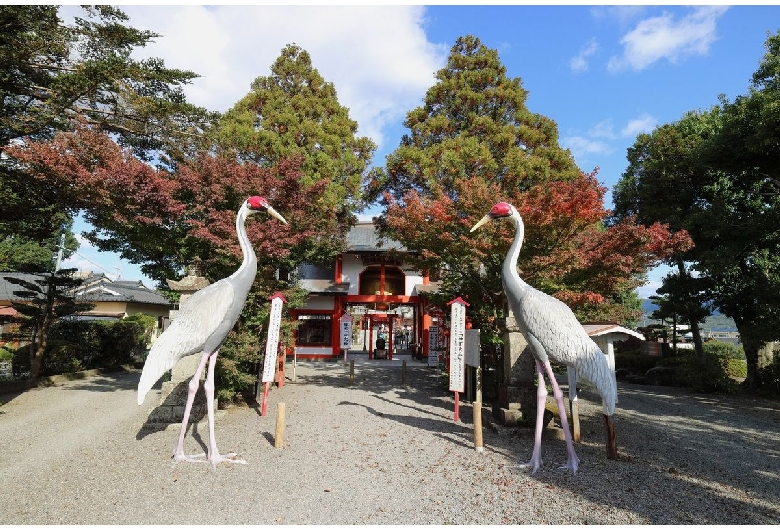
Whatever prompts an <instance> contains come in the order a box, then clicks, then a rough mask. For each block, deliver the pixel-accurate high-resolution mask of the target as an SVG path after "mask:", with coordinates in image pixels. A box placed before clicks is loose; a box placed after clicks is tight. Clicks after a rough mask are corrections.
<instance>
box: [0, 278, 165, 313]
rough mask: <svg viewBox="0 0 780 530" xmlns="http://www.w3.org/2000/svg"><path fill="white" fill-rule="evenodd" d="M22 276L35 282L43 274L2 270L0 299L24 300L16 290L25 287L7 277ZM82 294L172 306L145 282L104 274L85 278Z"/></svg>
mask: <svg viewBox="0 0 780 530" xmlns="http://www.w3.org/2000/svg"><path fill="white" fill-rule="evenodd" d="M7 276H8V277H13V278H20V279H22V280H25V281H28V282H31V283H35V281H36V280H38V279H40V278H41V276H40V275H38V274H25V273H19V272H5V273H3V272H0V300H11V301H22V300H23V298H19V297H18V296H16V295H15V294H13V292H14V291H19V290H22V289H23V287H22V286H20V285H17V284H15V283H11V282H9V281H7V280H6V279H5V277H7ZM77 292H78V293H79V294H80V295H81V296H78V298H79V300H81V301H87V302H104V301H109V302H111V301H118V302H139V303H142V304H159V305H165V306H170V305H171V303H170V302H169V301H168V299H167V298H165V297H164V296H163V295H162V294H160V293H159V292H157V291H153V290H151V289H148V288H147V287H146V286H145V285H144V284H143V282H141V281H140V280H139V281H115V282H112V281H111V280H110V279H108V278H106V277H104V276H103V275H93V276H90V277H89V278H87V279H86V280H85V283H84V285H83V286H82V287H81V288H80V289H79V290H78V291H77Z"/></svg>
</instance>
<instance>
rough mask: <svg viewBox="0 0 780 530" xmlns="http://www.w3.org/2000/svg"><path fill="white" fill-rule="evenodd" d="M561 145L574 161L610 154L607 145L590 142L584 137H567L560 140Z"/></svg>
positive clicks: (598, 141)
mask: <svg viewBox="0 0 780 530" xmlns="http://www.w3.org/2000/svg"><path fill="white" fill-rule="evenodd" d="M561 145H562V146H563V147H567V148H568V149H569V150H570V151H571V152H572V154H573V155H574V159H575V160H584V159H587V156H588V155H606V154H609V153H611V152H612V148H611V147H610V146H609V144H608V143H606V142H602V141H601V140H592V139H590V138H586V137H584V136H567V137H565V138H561Z"/></svg>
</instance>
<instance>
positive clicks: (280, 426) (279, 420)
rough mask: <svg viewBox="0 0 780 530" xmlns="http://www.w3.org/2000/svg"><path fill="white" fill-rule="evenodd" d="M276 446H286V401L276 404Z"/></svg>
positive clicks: (279, 447) (280, 447)
mask: <svg viewBox="0 0 780 530" xmlns="http://www.w3.org/2000/svg"><path fill="white" fill-rule="evenodd" d="M274 447H276V448H278V449H282V448H284V403H277V404H276V434H275V435H274Z"/></svg>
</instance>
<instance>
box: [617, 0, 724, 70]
mask: <svg viewBox="0 0 780 530" xmlns="http://www.w3.org/2000/svg"><path fill="white" fill-rule="evenodd" d="M727 9H728V6H698V7H695V8H694V9H693V11H692V12H691V13H690V14H689V15H687V16H685V17H683V18H682V19H680V20H679V21H678V20H675V18H674V16H673V15H672V14H671V13H670V12H664V13H663V14H662V15H661V16H658V17H653V18H648V19H645V20H643V21H641V22H639V24H637V26H636V27H635V28H634V29H633V30H632V31H630V32H629V33H627V34H626V35H625V36H624V37H623V38H622V39H621V41H620V42H621V44H622V45H623V47H624V48H623V55H622V56H620V57H616V56H614V57H612V58H610V60H609V63H608V65H607V68H608V69H609V70H610V71H618V70H622V69H625V68H631V69H632V70H635V71H639V70H643V69H645V68H647V67H648V66H650V65H652V64H654V63H655V62H657V61H659V60H661V59H664V58H665V59H666V60H668V61H669V62H671V63H672V64H675V63H677V62H679V61H681V60H683V59H685V58H687V57H689V56H693V55H706V54H707V53H708V52H709V49H710V45H711V44H712V43H713V42H714V41H715V38H716V36H715V29H716V28H715V25H716V22H717V20H718V18H719V17H720V16H721V15H723V14H724V13H725V12H726V10H727Z"/></svg>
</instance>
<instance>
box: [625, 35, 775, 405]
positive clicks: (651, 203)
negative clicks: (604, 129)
mask: <svg viewBox="0 0 780 530" xmlns="http://www.w3.org/2000/svg"><path fill="white" fill-rule="evenodd" d="M766 49H767V52H766V54H765V55H764V57H763V58H762V60H761V62H760V64H759V68H758V70H757V71H756V73H755V74H754V75H753V79H752V86H751V88H750V92H749V94H747V95H745V96H739V97H737V98H736V99H735V101H733V102H729V101H727V100H726V99H725V97H721V100H720V104H719V105H718V106H716V107H713V108H712V109H710V110H709V111H706V112H701V111H694V112H689V113H687V114H686V115H685V116H684V117H683V118H682V119H681V120H678V121H677V122H674V123H671V124H667V125H664V126H661V127H659V128H658V129H656V130H655V131H654V132H653V134H652V135H644V136H640V137H639V138H638V139H637V142H636V143H635V145H634V148H633V149H634V154H633V156H632V155H631V151H630V153H629V155H630V156H629V159H630V160H631V165H630V166H629V170H628V171H627V172H626V173H625V174H624V176H623V178H622V179H621V182H620V184H619V186H618V187H617V190H616V194H615V201H616V205H617V206H618V207H617V209H616V213H617V214H618V215H639V216H640V217H639V218H640V219H641V220H642V221H644V222H650V221H661V222H667V223H670V224H671V225H672V226H680V227H682V228H685V229H687V230H688V231H689V232H690V234H691V237H692V238H693V240H694V241H695V243H696V246H695V247H693V249H691V250H690V251H688V252H687V253H685V254H684V259H685V260H686V261H688V262H690V263H691V264H692V265H691V268H692V269H694V270H695V271H696V274H697V278H696V284H697V288H696V289H695V290H694V291H691V290H690V288H689V286H685V285H684V286H683V287H682V294H681V295H679V293H678V298H686V297H687V298H688V301H689V302H692V303H693V305H696V304H697V303H698V302H699V301H700V300H701V299H704V300H707V301H708V302H710V303H712V304H713V305H714V306H716V307H717V308H718V309H720V310H721V311H722V312H723V313H724V314H725V315H726V316H729V317H731V318H732V319H734V322H735V324H736V326H737V330H738V331H739V333H740V338H741V341H742V344H743V347H744V351H745V357H746V359H747V367H748V370H747V378H746V380H745V381H744V383H743V387H744V388H745V389H748V390H755V389H758V388H760V387H761V386H762V385H764V384H765V383H767V382H768V381H764V380H763V379H764V378H763V376H762V373H763V372H762V369H763V368H764V367H766V366H767V365H769V364H770V363H771V362H772V356H771V355H766V356H765V355H764V352H766V351H771V347H770V348H767V345H771V343H772V342H773V341H776V340H778V339H780V333H779V332H778V330H780V309H778V308H780V295H778V293H780V266H778V264H779V263H780V232H778V230H777V226H780V203H779V202H778V201H779V200H780V199H779V197H780V174H778V168H777V163H776V161H777V160H778V158H779V157H780V152H778V145H780V144H779V143H778V133H777V131H778V130H780V117H779V116H778V113H777V109H778V108H780V82H778V79H780V66H778V65H780V33H778V34H775V35H771V36H769V37H768V38H767V41H766ZM672 141H674V143H672ZM670 155H671V156H670ZM673 279H674V280H675V281H676V280H677V279H678V278H676V277H675V278H670V282H667V283H669V285H668V286H667V285H665V287H667V288H668V289H669V290H675V289H676V290H678V291H679V290H680V286H679V284H677V283H671V280H673Z"/></svg>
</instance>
